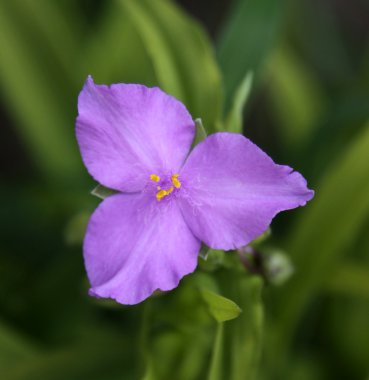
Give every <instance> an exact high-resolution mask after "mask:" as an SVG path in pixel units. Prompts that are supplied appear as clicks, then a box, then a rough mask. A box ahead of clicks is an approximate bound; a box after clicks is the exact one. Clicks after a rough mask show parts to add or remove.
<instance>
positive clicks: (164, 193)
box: [156, 186, 174, 201]
mask: <svg viewBox="0 0 369 380" xmlns="http://www.w3.org/2000/svg"><path fill="white" fill-rule="evenodd" d="M173 190H174V188H173V186H171V187H170V188H169V189H168V190H160V191H158V192H157V193H156V199H157V200H158V201H161V200H162V199H163V198H164V197H166V196H167V195H169V194H170V193H171V192H172V191H173Z"/></svg>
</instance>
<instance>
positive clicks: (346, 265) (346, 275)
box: [324, 261, 369, 299]
mask: <svg viewBox="0 0 369 380" xmlns="http://www.w3.org/2000/svg"><path fill="white" fill-rule="evenodd" d="M324 287H325V291H327V292H329V293H335V294H338V295H346V296H350V297H358V298H363V299H369V268H366V267H365V266H362V265H359V264H357V263H354V262H350V261H343V262H342V263H340V264H339V267H338V268H336V269H335V270H333V273H332V274H331V275H330V276H328V277H327V278H326V281H325V283H324Z"/></svg>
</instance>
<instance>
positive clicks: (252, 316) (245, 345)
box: [227, 276, 264, 380]
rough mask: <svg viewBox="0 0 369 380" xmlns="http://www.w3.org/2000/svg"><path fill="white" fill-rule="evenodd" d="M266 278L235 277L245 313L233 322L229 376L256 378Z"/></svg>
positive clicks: (236, 378)
mask: <svg viewBox="0 0 369 380" xmlns="http://www.w3.org/2000/svg"><path fill="white" fill-rule="evenodd" d="M262 287H263V280H262V279H261V278H260V277H258V276H252V277H245V276H242V277H237V278H234V280H233V292H232V293H233V294H234V295H235V299H236V300H237V302H238V303H239V305H240V306H241V307H242V310H243V313H242V314H241V316H240V317H239V318H237V319H236V320H234V321H233V322H232V324H230V325H229V326H228V327H229V331H227V334H228V336H229V337H230V350H231V353H230V359H231V367H230V373H229V378H230V379H232V380H244V379H248V380H253V379H255V378H256V373H257V370H258V367H259V360H260V356H261V348H262V331H263V321H264V318H263V305H262V302H261V290H262Z"/></svg>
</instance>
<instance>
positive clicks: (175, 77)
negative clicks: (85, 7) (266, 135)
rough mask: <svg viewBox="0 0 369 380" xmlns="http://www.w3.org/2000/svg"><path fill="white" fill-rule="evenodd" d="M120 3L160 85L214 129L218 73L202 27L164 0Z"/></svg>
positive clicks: (217, 112)
mask: <svg viewBox="0 0 369 380" xmlns="http://www.w3.org/2000/svg"><path fill="white" fill-rule="evenodd" d="M120 4H121V5H122V7H123V9H124V11H125V12H126V13H127V15H128V16H129V17H130V20H131V21H132V22H133V24H134V25H135V27H136V30H137V32H138V34H139V35H140V36H141V39H142V41H143V44H144V46H145V48H146V51H147V53H148V55H149V57H150V59H151V61H152V64H153V67H154V72H155V75H156V78H157V81H158V83H159V85H160V87H162V88H163V89H164V90H165V91H166V92H168V93H170V94H172V95H174V96H175V97H177V98H178V99H180V100H181V101H182V102H184V104H185V105H186V106H187V108H188V109H189V110H190V112H191V114H192V115H193V116H194V117H201V118H202V119H203V120H204V123H205V125H206V126H207V127H208V128H209V129H210V130H215V127H216V125H217V123H218V122H219V120H220V116H221V112H222V90H221V82H220V73H219V71H218V67H217V65H216V62H215V59H214V57H213V53H212V50H211V46H210V43H209V40H208V39H207V37H206V35H205V33H204V32H203V30H202V29H201V28H200V27H199V25H198V24H197V23H195V22H194V21H193V20H191V19H190V18H188V17H187V16H186V15H185V14H184V13H182V12H181V11H180V10H179V8H177V7H176V6H175V5H174V4H173V3H171V2H169V1H166V0H157V1H151V0H142V1H126V0H121V1H120Z"/></svg>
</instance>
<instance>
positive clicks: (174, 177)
mask: <svg viewBox="0 0 369 380" xmlns="http://www.w3.org/2000/svg"><path fill="white" fill-rule="evenodd" d="M178 177H179V174H173V175H172V182H173V185H174V187H175V188H176V189H179V188H180V187H181V182H179V179H178Z"/></svg>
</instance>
